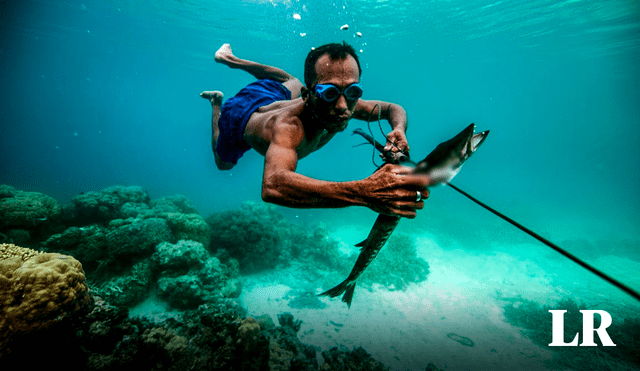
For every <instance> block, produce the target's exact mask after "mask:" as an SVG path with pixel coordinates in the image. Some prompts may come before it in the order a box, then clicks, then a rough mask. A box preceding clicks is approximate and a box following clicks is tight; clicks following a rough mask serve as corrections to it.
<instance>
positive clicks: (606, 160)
mask: <svg viewBox="0 0 640 371" xmlns="http://www.w3.org/2000/svg"><path fill="white" fill-rule="evenodd" d="M0 14H1V17H2V18H1V21H0V61H1V65H0V66H1V68H0V86H2V87H3V89H2V93H1V99H0V138H1V146H0V184H9V185H12V186H14V187H16V188H19V189H23V190H29V191H38V192H42V193H45V194H47V195H50V196H52V197H55V198H57V199H58V200H59V201H61V202H63V203H65V202H68V201H69V200H70V199H71V197H73V196H74V195H77V194H78V193H80V192H87V191H91V190H100V189H103V188H105V187H108V186H111V185H115V184H123V185H140V186H143V187H145V188H146V189H148V190H149V192H150V195H151V196H152V197H153V198H159V197H163V196H169V195H174V194H183V195H185V196H187V197H188V198H189V199H190V200H191V201H192V202H193V203H194V205H195V206H196V207H197V208H198V209H199V210H200V212H201V214H203V215H208V214H210V213H213V212H218V211H222V210H226V209H229V208H236V207H238V206H239V205H240V204H241V203H242V202H244V201H247V200H254V201H259V200H260V181H261V174H262V159H261V157H260V156H259V155H257V154H255V153H248V154H247V155H245V157H243V158H242V159H241V160H240V162H239V166H237V167H236V168H235V169H233V171H231V172H220V171H218V170H217V169H215V165H214V162H213V156H212V155H211V151H210V114H211V112H210V106H209V105H208V104H207V102H206V101H204V100H203V99H201V98H199V97H198V94H199V93H200V92H201V91H203V90H214V89H217V90H222V91H224V92H225V93H226V95H227V97H230V96H231V95H232V94H234V93H235V92H237V91H238V90H240V89H241V88H242V87H243V86H244V85H246V84H247V83H249V82H251V81H252V77H251V76H249V75H248V74H246V73H242V72H239V71H237V70H230V69H228V68H227V67H225V66H222V65H220V64H216V63H215V62H214V60H213V53H214V52H215V51H216V50H217V49H218V47H219V46H220V45H222V44H223V43H225V42H229V43H231V46H232V48H233V50H234V53H236V55H238V56H240V57H243V58H247V59H253V60H257V61H259V62H262V63H266V64H272V65H276V66H278V67H281V68H283V69H285V70H287V71H289V72H291V73H292V74H294V75H296V76H302V72H303V61H304V57H305V56H306V54H307V52H308V51H309V50H310V48H311V47H314V46H318V45H321V44H324V43H327V42H340V41H343V40H344V41H347V42H349V43H351V44H353V45H354V47H355V48H356V49H357V50H358V51H359V53H360V59H361V63H362V65H363V75H362V83H363V86H364V88H365V95H364V97H363V98H364V99H381V100H387V101H392V102H396V103H399V104H401V105H402V106H404V107H405V109H406V110H407V112H408V116H409V125H410V127H409V131H408V138H409V144H410V145H411V148H412V155H413V156H414V157H415V158H422V157H423V156H424V155H426V154H427V153H428V152H429V151H430V150H431V149H432V148H433V147H434V146H435V145H436V144H437V143H439V142H441V141H443V140H445V139H448V138H449V137H451V136H453V135H454V134H455V133H457V132H458V131H460V130H461V129H462V128H464V127H465V126H466V125H468V124H469V123H471V122H474V123H476V125H477V128H478V129H479V130H486V129H490V130H491V134H490V136H489V138H488V139H487V141H486V142H485V144H483V147H482V149H481V150H479V152H478V153H477V154H476V155H475V156H474V157H473V159H472V160H470V161H469V162H468V163H467V165H465V168H464V170H463V171H462V172H461V173H460V174H459V175H458V177H457V178H456V179H455V181H454V183H455V184H456V185H458V186H460V187H461V188H463V189H464V190H466V191H467V192H469V193H471V194H472V195H474V196H476V197H478V198H479V199H481V200H483V201H484V202H486V203H488V204H489V205H491V206H493V207H495V208H496V209H498V210H500V211H501V212H503V213H505V214H507V215H509V216H511V217H512V218H514V219H516V220H517V221H519V222H520V223H522V224H525V225H526V226H528V227H530V228H531V229H533V230H535V231H537V232H538V233H540V234H542V235H543V236H545V237H547V238H550V239H551V240H553V241H555V242H557V243H558V244H560V245H562V246H563V247H565V248H566V249H568V250H569V251H571V252H573V253H575V254H576V255H578V256H582V257H584V258H586V259H588V260H589V259H591V261H593V262H598V263H600V266H599V267H600V268H601V269H603V270H605V271H606V272H608V273H610V274H612V275H614V276H616V277H617V278H618V279H620V280H621V281H623V282H626V283H627V284H629V285H630V286H632V287H633V288H635V289H636V290H640V276H638V274H637V271H636V270H635V267H636V264H637V262H638V254H639V253H638V251H639V250H640V224H639V223H638V221H637V220H638V216H639V212H640V192H638V189H640V172H639V171H638V169H640V150H639V149H638V142H639V140H640V125H639V124H640V105H639V104H638V102H639V101H640V63H639V61H640V3H638V2H637V1H627V0H613V1H607V2H600V1H591V0H583V1H524V0H522V1H497V2H494V1H478V0H474V1H405V2H402V4H397V2H393V1H237V2H229V1H225V2H223V1H203V0H189V1H169V0H161V1H136V2H127V1H120V0H110V1H30V0H25V1H20V2H18V1H4V2H2V3H1V4H0ZM298 16H299V17H298ZM298 18H299V19H298ZM344 24H348V25H349V28H348V30H341V29H340V27H341V26H342V25H344ZM357 32H359V33H361V37H360V36H358V35H357V34H356V33H357ZM351 127H352V128H356V127H363V124H362V123H358V122H353V123H352V124H351ZM358 143H359V141H358V140H357V139H356V138H354V137H351V136H350V135H348V133H345V134H342V135H339V136H337V137H336V138H335V139H334V140H333V141H332V142H331V143H330V144H329V145H327V146H326V147H325V148H324V149H322V150H321V151H319V152H317V153H316V154H313V155H311V156H309V157H308V158H306V159H304V160H302V161H301V162H300V164H299V167H298V171H299V172H300V173H302V174H305V175H308V176H311V177H315V178H320V179H326V180H336V181H343V180H352V179H360V178H364V177H366V176H368V175H369V174H370V173H371V172H372V171H373V169H374V168H373V166H372V165H371V162H370V158H371V151H370V149H368V148H365V147H358V148H352V146H353V145H354V144H358ZM280 211H281V212H282V213H284V214H285V215H286V216H287V217H288V218H290V219H291V220H298V221H301V222H302V223H308V224H314V223H318V222H324V223H325V224H327V225H328V226H329V227H330V228H334V230H336V231H338V230H345V228H347V229H348V227H350V226H355V228H360V230H358V232H357V233H354V236H352V239H350V240H348V243H355V242H359V240H360V239H362V238H363V237H364V235H365V234H366V232H367V229H368V228H369V226H370V225H371V223H372V222H373V220H374V218H375V215H374V214H373V213H372V212H371V211H369V210H367V209H356V208H350V209H341V210H288V209H283V208H281V209H280ZM399 230H400V231H402V232H405V233H414V234H418V235H419V234H420V233H422V232H428V233H429V234H430V236H434V237H435V238H440V239H441V241H445V242H442V244H444V245H446V244H450V246H455V247H460V248H462V249H464V250H466V251H468V252H473V253H478V254H489V257H488V258H487V259H492V258H491V252H492V251H494V250H502V251H509V249H510V246H512V245H513V244H516V243H517V244H522V243H528V244H530V245H527V246H530V249H541V250H544V249H547V248H546V247H544V246H542V245H538V244H536V243H535V242H534V241H532V240H530V239H529V237H527V236H524V235H522V233H521V232H519V231H517V230H515V229H514V228H513V227H511V226H509V225H508V224H506V223H504V222H503V221H501V220H499V219H498V218H496V217H495V216H493V215H491V214H489V213H488V212H486V211H485V210H483V209H480V208H479V207H478V206H476V205H475V204H472V203H471V202H469V201H468V200H466V199H464V198H463V197H462V196H460V195H459V194H457V193H455V192H454V191H453V190H451V189H449V188H444V187H442V188H437V189H434V190H433V191H432V195H431V198H430V199H429V201H428V202H427V208H426V210H425V211H423V212H421V213H420V215H419V217H418V218H417V219H415V220H411V221H403V222H402V223H401V225H400V228H399ZM336 233H338V232H336ZM519 246H520V245H519ZM525 250H526V249H525ZM518 251H520V252H522V251H521V250H520V249H518ZM513 253H514V254H516V257H517V256H518V255H517V254H519V253H518V252H513ZM607 254H610V255H611V256H615V257H616V259H613V260H611V259H609V260H607V259H603V258H602V257H603V256H604V255H607ZM522 259H523V260H522V261H525V260H526V258H525V257H522ZM427 260H428V259H427ZM603 262H604V263H603ZM613 262H615V263H613ZM556 268H557V267H556ZM550 269H551V268H550ZM550 274H553V275H557V276H560V277H561V278H562V276H563V272H562V271H553V272H550ZM565 279H566V280H567V281H571V278H570V277H565ZM585 282H586V283H585V284H586V286H587V289H592V291H598V292H599V293H600V294H602V295H604V299H603V300H604V301H605V302H606V301H611V300H614V299H613V298H615V300H623V301H625V300H628V299H627V298H626V297H625V296H624V295H621V294H619V293H618V291H617V290H616V289H615V288H612V287H611V286H607V285H603V286H601V283H600V282H599V281H598V280H597V279H595V278H594V279H590V278H589V279H588V281H585ZM527 284H528V283H527V282H524V283H523V286H525V287H526V286H527ZM517 293H518V292H517V290H516V292H515V293H514V294H517ZM352 310H353V309H352Z"/></svg>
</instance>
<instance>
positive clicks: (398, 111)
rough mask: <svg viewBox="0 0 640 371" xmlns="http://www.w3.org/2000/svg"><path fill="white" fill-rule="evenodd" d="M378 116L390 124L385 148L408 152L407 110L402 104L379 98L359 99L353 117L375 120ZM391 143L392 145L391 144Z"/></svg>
mask: <svg viewBox="0 0 640 371" xmlns="http://www.w3.org/2000/svg"><path fill="white" fill-rule="evenodd" d="M378 112H379V113H380V118H381V119H384V120H387V121H388V122H389V125H391V132H390V133H389V134H388V135H387V145H386V146H385V150H392V151H394V152H395V151H403V152H405V153H408V152H409V143H407V137H406V134H405V133H406V132H407V127H408V123H407V112H406V111H405V110H404V108H402V106H400V105H398V104H395V103H389V102H383V101H379V100H359V101H358V105H357V106H356V108H355V110H354V112H353V118H357V119H359V120H364V121H375V120H377V119H378ZM392 143H393V145H392Z"/></svg>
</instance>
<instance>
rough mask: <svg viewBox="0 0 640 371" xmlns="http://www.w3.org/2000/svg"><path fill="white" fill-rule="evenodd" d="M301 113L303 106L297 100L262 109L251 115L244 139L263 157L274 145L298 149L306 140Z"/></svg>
mask: <svg viewBox="0 0 640 371" xmlns="http://www.w3.org/2000/svg"><path fill="white" fill-rule="evenodd" d="M301 111H302V105H301V104H300V102H297V101H296V100H293V101H279V102H275V103H272V104H270V105H268V106H265V107H262V108H260V110H258V111H256V112H254V113H253V115H251V118H250V119H249V122H248V123H247V126H246V127H245V132H244V138H245V140H246V141H247V142H248V143H249V144H250V145H251V147H253V148H254V149H255V150H257V151H258V152H259V153H261V154H263V155H264V154H265V153H266V151H267V149H268V148H269V146H270V145H271V144H272V143H277V144H278V145H282V146H284V147H289V148H296V147H297V146H298V145H299V144H300V143H301V142H302V140H303V138H304V127H303V125H302V122H301V121H300V113H301Z"/></svg>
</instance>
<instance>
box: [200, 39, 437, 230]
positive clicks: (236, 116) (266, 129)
mask: <svg viewBox="0 0 640 371" xmlns="http://www.w3.org/2000/svg"><path fill="white" fill-rule="evenodd" d="M215 60H216V62H218V63H222V64H225V65H227V66H229V67H231V68H235V69H241V70H243V71H246V72H248V73H250V74H252V75H253V76H254V77H256V78H257V79H258V81H256V82H254V83H252V84H249V85H248V86H247V87H245V88H244V89H242V90H241V91H240V92H239V93H238V94H236V95H235V96H234V97H232V98H230V99H228V100H227V101H226V102H225V103H224V105H223V104H222V98H223V94H222V92H220V91H205V92H202V93H201V94H200V96H202V97H203V98H205V99H207V100H209V101H210V102H211V106H212V108H213V117H212V140H211V145H212V149H213V153H214V156H215V160H216V165H217V166H218V168H219V169H220V170H230V169H231V168H233V167H234V166H235V165H236V163H237V161H238V159H239V158H240V157H242V155H243V154H244V153H245V152H246V151H248V150H250V149H252V148H253V149H254V150H256V151H257V152H258V153H260V154H262V155H263V156H264V158H265V159H264V173H263V178H262V199H263V200H264V201H265V202H270V203H274V204H277V205H281V206H287V207H292V208H339V207H346V206H366V207H368V208H370V209H371V210H373V211H375V212H377V213H380V214H386V215H397V216H403V217H407V218H415V217H416V212H417V210H418V209H422V208H423V207H424V202H423V201H422V200H423V199H426V198H427V197H428V195H429V192H428V191H427V188H426V185H427V182H428V181H427V179H425V178H424V177H421V176H416V175H408V172H409V171H410V170H409V169H407V168H406V167H403V166H399V165H391V164H387V165H384V166H383V167H382V168H380V170H378V171H376V172H374V173H373V174H372V175H371V176H369V177H367V178H365V179H362V180H355V181H348V182H329V181H322V180H317V179H313V178H310V177H307V176H304V175H301V174H298V173H296V167H297V164H298V160H299V159H302V158H304V157H305V156H307V155H309V154H310V153H312V152H314V151H317V150H318V149H320V148H322V147H323V146H324V145H325V144H327V143H328V142H329V141H330V140H331V138H333V137H334V136H335V135H336V134H337V133H339V132H341V131H344V130H345V129H346V128H347V125H348V123H349V120H351V119H352V118H356V119H359V120H363V121H367V120H369V119H371V118H376V119H377V118H378V115H380V117H381V118H383V119H385V120H387V121H388V122H389V124H390V125H391V129H392V130H391V132H389V133H388V134H387V146H386V147H385V148H386V150H391V151H394V152H396V151H403V152H408V151H409V145H408V143H407V139H406V134H405V132H406V130H407V115H406V112H405V110H404V109H403V108H402V107H401V106H399V105H397V104H394V103H388V102H382V101H377V100H362V99H360V97H361V96H362V93H363V90H362V86H361V85H360V76H361V73H362V69H361V67H360V62H359V60H358V56H357V55H356V53H355V50H354V49H353V47H351V46H350V45H348V44H346V43H343V44H336V43H332V44H326V45H323V46H320V47H318V48H315V49H313V50H311V52H309V54H308V55H307V58H306V60H305V69H304V80H305V85H306V86H303V85H302V83H301V82H300V80H298V79H297V78H295V77H294V76H292V75H290V74H289V73H287V72H285V71H283V70H281V69H279V68H276V67H272V66H267V65H263V64H259V63H256V62H252V61H248V60H244V59H240V58H238V57H236V56H235V55H234V54H233V52H232V51H231V46H230V45H229V44H224V45H222V47H220V49H218V51H217V52H216V53H215Z"/></svg>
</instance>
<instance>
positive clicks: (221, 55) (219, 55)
mask: <svg viewBox="0 0 640 371" xmlns="http://www.w3.org/2000/svg"><path fill="white" fill-rule="evenodd" d="M232 57H234V55H233V52H232V51H231V44H222V46H221V47H220V49H218V51H217V52H216V54H215V56H214V59H215V60H216V62H218V63H225V64H226V63H228V62H229V61H230V59H231V58H232Z"/></svg>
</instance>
